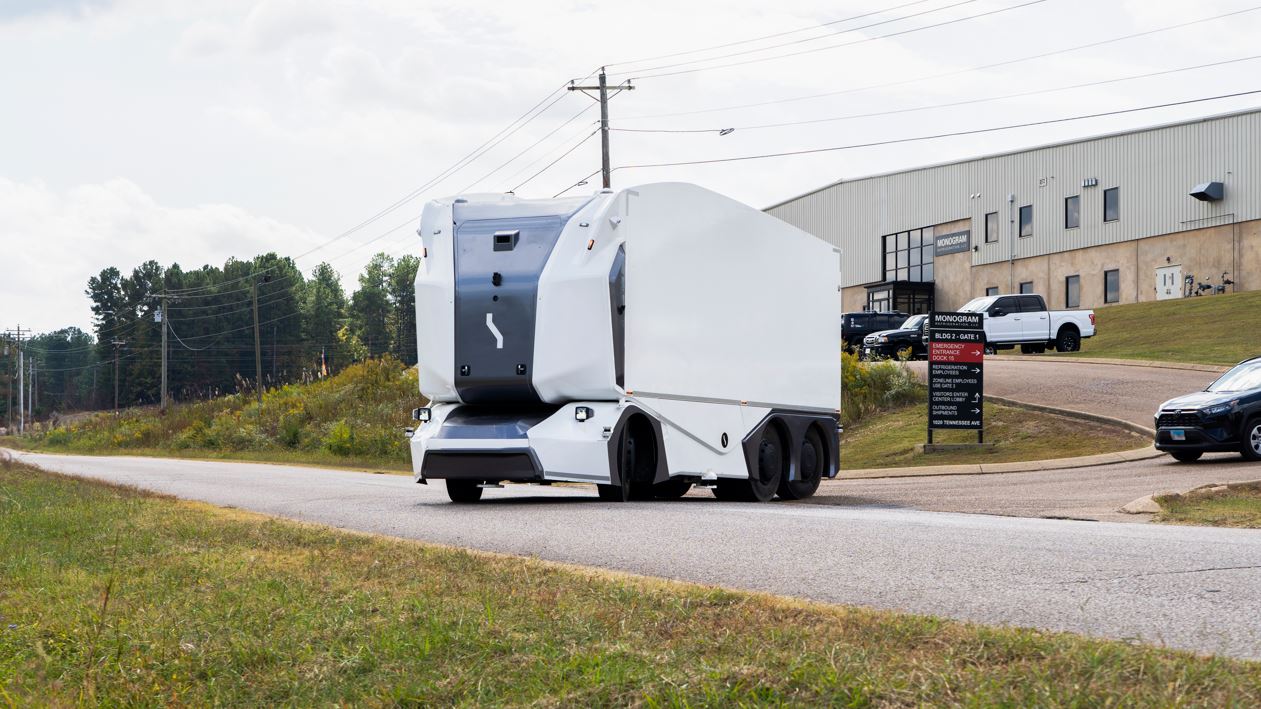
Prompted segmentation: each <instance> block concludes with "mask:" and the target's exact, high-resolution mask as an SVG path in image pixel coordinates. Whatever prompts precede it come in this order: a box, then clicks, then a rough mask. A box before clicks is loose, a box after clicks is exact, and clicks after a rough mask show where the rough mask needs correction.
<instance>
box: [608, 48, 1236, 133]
mask: <svg viewBox="0 0 1261 709" xmlns="http://www.w3.org/2000/svg"><path fill="white" fill-rule="evenodd" d="M1257 59H1261V54H1254V55H1252V56H1248V57H1240V58H1237V59H1224V60H1222V61H1216V62H1209V63H1206V64H1196V65H1194V66H1184V67H1178V68H1175V69H1164V70H1161V71H1152V72H1147V73H1145V74H1132V75H1130V76H1122V77H1117V78H1114V79H1102V80H1100V81H1088V82H1084V83H1080V84H1071V85H1068V86H1057V87H1053V88H1048V89H1037V90H1033V91H1020V92H1017V93H1011V94H1002V95H999V96H987V97H983V98H974V99H967V100H963V101H951V102H949V103H938V104H932V105H929V106H915V107H911V108H899V109H892V110H888V111H874V112H870V113H850V114H845V115H842V116H829V117H826V118H810V119H805V120H800V121H783V122H780V123H761V124H755V125H744V126H741V125H737V126H732V127H731V128H705V129H687V130H681V129H664V128H613V129H612V130H615V131H620V132H628V133H714V132H719V131H722V130H742V131H744V130H762V129H766V128H788V127H794V126H803V125H811V124H815V123H832V122H836V121H848V120H852V119H856V118H874V117H878V116H893V115H898V114H903V113H916V112H919V111H929V110H935V109H939V108H954V107H957V106H970V105H974V104H978V103H988V102H990V101H1001V100H1005V99H1011V98H1022V97H1025V96H1037V95H1040V94H1048V93H1057V92H1060V91H1071V90H1074V89H1083V88H1089V87H1093V86H1105V85H1108V84H1117V83H1121V82H1125V81H1134V80H1136V79H1147V78H1151V77H1154V76H1167V75H1170V74H1177V73H1181V72H1186V71H1194V70H1197V69H1207V68H1211V67H1219V66H1226V65H1228V64H1238V63H1240V62H1247V61H1254V60H1257Z"/></svg>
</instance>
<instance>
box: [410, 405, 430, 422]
mask: <svg viewBox="0 0 1261 709" xmlns="http://www.w3.org/2000/svg"><path fill="white" fill-rule="evenodd" d="M430 418H433V412H432V411H430V410H429V409H428V408H422V409H412V420H413V421H419V422H421V423H429V419H430Z"/></svg>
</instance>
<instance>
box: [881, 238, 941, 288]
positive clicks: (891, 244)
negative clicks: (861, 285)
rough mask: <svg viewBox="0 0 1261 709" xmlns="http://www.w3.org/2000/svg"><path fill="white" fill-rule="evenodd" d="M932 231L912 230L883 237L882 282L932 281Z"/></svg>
mask: <svg viewBox="0 0 1261 709" xmlns="http://www.w3.org/2000/svg"><path fill="white" fill-rule="evenodd" d="M932 231H933V230H932V229H912V230H911V231H904V232H902V233H900V234H889V235H888V236H886V237H884V280H886V281H916V282H924V281H931V280H933V235H932Z"/></svg>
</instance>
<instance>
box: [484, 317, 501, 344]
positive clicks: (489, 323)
mask: <svg viewBox="0 0 1261 709" xmlns="http://www.w3.org/2000/svg"><path fill="white" fill-rule="evenodd" d="M486 327H487V329H489V330H490V334H492V335H494V336H495V349H497V350H502V349H503V348H504V334H503V333H502V332H500V331H499V328H497V327H495V314H494V313H486Z"/></svg>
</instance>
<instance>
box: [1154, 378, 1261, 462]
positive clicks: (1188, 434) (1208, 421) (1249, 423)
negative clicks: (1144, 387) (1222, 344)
mask: <svg viewBox="0 0 1261 709" xmlns="http://www.w3.org/2000/svg"><path fill="white" fill-rule="evenodd" d="M1156 450H1161V451H1164V452H1166V453H1168V454H1169V455H1171V456H1173V457H1174V458H1176V459H1177V460H1179V461H1182V462H1183V463H1190V462H1192V461H1195V460H1199V458H1200V456H1201V455H1203V454H1205V453H1213V452H1232V451H1238V452H1239V453H1241V454H1242V455H1243V457H1244V458H1247V459H1248V460H1261V357H1253V358H1252V359H1249V360H1245V361H1243V362H1240V363H1239V364H1237V365H1235V367H1234V368H1233V369H1231V370H1230V371H1229V372H1226V373H1225V374H1223V375H1222V376H1220V377H1218V379H1217V381H1215V382H1213V383H1212V384H1209V385H1208V388H1207V389H1205V390H1204V391H1200V392H1196V393H1194V394H1187V395H1186V396H1179V397H1178V398H1176V399H1170V400H1169V401H1166V402H1165V403H1163V404H1161V405H1160V410H1159V411H1157V412H1156Z"/></svg>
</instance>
